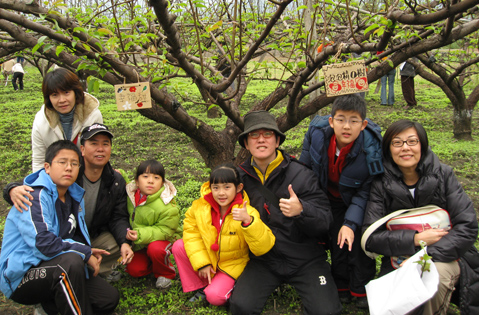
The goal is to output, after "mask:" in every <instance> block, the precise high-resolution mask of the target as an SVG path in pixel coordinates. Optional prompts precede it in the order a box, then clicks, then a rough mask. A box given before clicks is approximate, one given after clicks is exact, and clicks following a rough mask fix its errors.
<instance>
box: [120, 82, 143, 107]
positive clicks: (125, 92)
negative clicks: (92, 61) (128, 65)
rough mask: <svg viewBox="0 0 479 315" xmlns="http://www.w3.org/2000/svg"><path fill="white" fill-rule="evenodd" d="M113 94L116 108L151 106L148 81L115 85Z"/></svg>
mask: <svg viewBox="0 0 479 315" xmlns="http://www.w3.org/2000/svg"><path fill="white" fill-rule="evenodd" d="M115 96H116V106H117V108H118V110H133V109H142V108H151V96H150V84H149V83H148V82H139V83H132V84H118V85H115Z"/></svg>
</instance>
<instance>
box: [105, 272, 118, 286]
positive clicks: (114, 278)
mask: <svg viewBox="0 0 479 315" xmlns="http://www.w3.org/2000/svg"><path fill="white" fill-rule="evenodd" d="M120 279H121V272H119V271H118V270H113V271H112V272H111V273H110V274H109V275H108V276H107V277H106V278H105V280H106V281H107V282H108V283H112V282H117V281H119V280H120Z"/></svg>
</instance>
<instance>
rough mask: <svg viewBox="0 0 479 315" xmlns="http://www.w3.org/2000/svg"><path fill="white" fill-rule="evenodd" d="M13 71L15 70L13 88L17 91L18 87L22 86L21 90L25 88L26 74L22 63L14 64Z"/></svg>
mask: <svg viewBox="0 0 479 315" xmlns="http://www.w3.org/2000/svg"><path fill="white" fill-rule="evenodd" d="M12 72H13V78H12V85H13V89H14V90H15V91H18V88H19V87H20V90H23V76H24V74H25V71H24V70H23V67H22V64H21V63H19V62H17V63H16V64H14V65H13V67H12ZM17 81H18V85H17Z"/></svg>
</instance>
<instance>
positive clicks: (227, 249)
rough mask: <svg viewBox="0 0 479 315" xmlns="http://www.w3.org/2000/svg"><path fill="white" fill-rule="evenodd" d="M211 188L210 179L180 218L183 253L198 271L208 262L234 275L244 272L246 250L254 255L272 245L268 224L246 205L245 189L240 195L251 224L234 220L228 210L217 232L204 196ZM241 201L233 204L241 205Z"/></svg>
mask: <svg viewBox="0 0 479 315" xmlns="http://www.w3.org/2000/svg"><path fill="white" fill-rule="evenodd" d="M210 192H211V190H210V184H209V182H206V183H204V184H203V185H202V187H201V198H200V199H197V200H195V201H194V202H193V204H192V205H191V207H190V208H189V209H188V211H187V212H186V214H185V220H184V221H183V242H184V244H185V250H186V254H187V255H188V258H189V259H190V262H191V265H192V266H193V269H194V270H196V271H198V269H201V268H203V267H205V266H207V265H211V266H212V267H213V269H214V270H215V271H216V270H218V269H219V270H221V271H222V272H224V273H226V274H228V275H229V276H231V277H232V278H234V279H238V277H239V276H240V275H241V273H242V272H243V269H244V268H245V267H246V264H247V263H248V261H249V250H251V252H252V253H253V254H254V255H256V256H261V255H264V254H266V253H267V252H268V251H269V250H270V249H271V248H272V247H273V245H274V242H275V237H274V235H273V232H271V230H270V228H269V227H268V226H266V224H264V223H263V221H261V218H260V216H259V213H258V211H256V209H255V208H253V207H251V206H250V205H249V199H248V196H247V195H246V192H243V198H244V200H245V201H248V204H247V206H246V207H247V208H246V209H247V211H248V214H249V215H250V216H251V217H252V218H253V220H252V222H251V224H250V225H248V226H247V227H243V226H242V225H241V221H235V220H233V216H232V214H231V212H230V213H228V214H227V215H226V216H225V218H224V222H223V224H222V225H221V229H220V234H219V235H218V231H217V229H216V227H215V226H214V225H213V222H212V215H211V211H212V206H211V204H210V203H209V202H208V201H207V200H205V198H204V197H205V196H206V195H208V194H209V193H210ZM242 206H243V203H242V202H241V204H236V205H234V206H233V208H237V207H242ZM217 240H218V242H217V244H218V245H219V250H218V251H215V250H213V249H212V247H211V246H212V245H213V244H216V241H217Z"/></svg>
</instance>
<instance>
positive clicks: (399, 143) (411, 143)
mask: <svg viewBox="0 0 479 315" xmlns="http://www.w3.org/2000/svg"><path fill="white" fill-rule="evenodd" d="M405 143H406V144H407V145H408V146H410V147H413V146H415V145H417V144H418V143H419V139H416V138H411V139H407V140H399V139H396V140H393V141H391V145H392V146H393V147H396V148H400V147H402V146H403V145H404V144H405Z"/></svg>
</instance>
